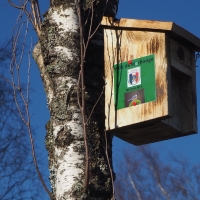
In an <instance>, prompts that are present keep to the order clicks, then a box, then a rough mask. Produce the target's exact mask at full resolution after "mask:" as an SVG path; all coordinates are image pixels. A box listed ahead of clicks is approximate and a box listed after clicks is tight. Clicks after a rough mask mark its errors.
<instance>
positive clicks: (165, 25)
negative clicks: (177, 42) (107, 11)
mask: <svg viewBox="0 0 200 200" xmlns="http://www.w3.org/2000/svg"><path fill="white" fill-rule="evenodd" d="M101 25H103V26H104V28H109V27H111V26H112V27H115V28H117V27H120V29H124V28H125V29H126V30H127V29H134V30H136V29H143V30H146V31H152V30H153V31H163V32H169V33H170V34H171V35H172V36H174V37H175V38H181V39H182V40H185V41H187V42H188V45H191V47H192V48H193V50H195V51H199V49H200V39H199V38H198V37H196V36H195V35H193V34H192V33H190V32H189V31H187V30H185V29H184V28H182V27H180V26H178V25H177V24H175V23H174V22H164V21H155V20H139V19H126V18H121V19H119V20H117V21H116V22H113V19H112V18H108V17H104V18H103V20H102V22H101Z"/></svg>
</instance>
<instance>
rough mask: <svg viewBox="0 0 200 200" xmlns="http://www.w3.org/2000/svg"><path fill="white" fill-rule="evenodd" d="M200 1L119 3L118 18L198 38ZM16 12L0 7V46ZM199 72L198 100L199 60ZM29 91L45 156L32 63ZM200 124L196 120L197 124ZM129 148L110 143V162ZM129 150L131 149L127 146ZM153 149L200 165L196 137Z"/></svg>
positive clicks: (41, 106)
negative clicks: (170, 26) (156, 23)
mask: <svg viewBox="0 0 200 200" xmlns="http://www.w3.org/2000/svg"><path fill="white" fill-rule="evenodd" d="M40 2H41V6H40V7H41V10H42V11H41V13H44V12H45V11H46V10H47V9H48V6H49V5H48V3H45V2H46V1H42V0H40ZM199 7H200V1H197V0H190V1H188V0H181V1H180V0H176V1H174V0H163V1H160V0H151V1H147V0H146V1H145V0H141V1H133V0H123V1H122V0H120V3H119V9H118V15H117V17H118V18H132V19H147V20H148V19H150V20H160V21H173V22H175V23H176V24H178V25H180V26H182V27H184V28H185V29H187V30H188V31H190V32H191V33H193V34H195V35H196V36H198V37H200V12H199V9H198V8H199ZM18 12H19V11H18V10H16V9H14V8H11V7H10V6H9V4H8V3H7V1H4V2H3V3H2V2H1V3H0V25H1V29H0V36H1V37H0V44H1V43H2V42H4V41H6V40H7V39H10V38H11V35H12V29H13V27H14V25H15V19H16V17H17V14H18ZM29 36H32V37H33V40H34V42H37V38H36V35H35V33H34V31H33V29H32V28H31V27H30V29H29ZM197 65H199V68H197V98H198V99H199V98H200V87H199V84H198V83H199V82H200V60H199V61H198V62H197ZM31 87H32V88H33V90H34V92H33V93H31V101H32V103H31V114H32V124H33V126H36V127H37V130H36V132H37V138H39V140H38V141H39V142H37V144H38V146H39V147H40V148H41V151H42V152H44V156H46V153H45V147H44V138H45V129H44V125H45V124H46V122H47V121H48V118H49V114H48V110H47V106H46V97H45V93H44V90H43V85H42V82H41V80H40V76H39V72H38V69H37V66H36V64H35V63H34V61H32V66H31ZM199 107H200V105H198V116H200V110H199ZM199 122H200V121H199V120H198V124H200V123H199ZM128 146H130V145H129V144H127V143H125V142H123V141H121V140H119V139H117V138H114V141H113V158H114V161H116V160H117V158H118V157H119V155H120V152H121V151H122V150H123V148H126V147H128ZM131 146H133V145H131ZM152 146H153V147H155V148H157V149H158V150H159V151H160V152H161V153H162V155H165V154H166V153H168V152H172V153H174V154H175V155H177V156H179V155H183V156H185V157H187V158H188V159H189V160H191V162H193V163H200V162H199V161H200V159H199V158H200V157H199V154H200V151H199V146H200V134H196V135H191V136H187V137H183V138H177V139H173V140H168V141H163V142H158V143H154V144H152ZM45 159H46V161H45V162H44V166H46V167H47V158H45Z"/></svg>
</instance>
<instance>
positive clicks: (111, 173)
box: [104, 130, 115, 199]
mask: <svg viewBox="0 0 200 200" xmlns="http://www.w3.org/2000/svg"><path fill="white" fill-rule="evenodd" d="M104 135H105V142H106V150H105V153H106V158H107V162H108V166H109V170H110V177H111V181H112V188H113V199H115V187H114V179H113V171H112V168H111V164H110V160H109V156H108V140H107V134H106V130H105V131H104Z"/></svg>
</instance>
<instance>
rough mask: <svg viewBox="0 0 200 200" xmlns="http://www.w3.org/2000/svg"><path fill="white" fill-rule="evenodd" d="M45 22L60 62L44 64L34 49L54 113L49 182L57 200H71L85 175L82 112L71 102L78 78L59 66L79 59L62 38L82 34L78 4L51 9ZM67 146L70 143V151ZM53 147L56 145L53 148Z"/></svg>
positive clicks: (49, 140) (49, 143) (52, 50)
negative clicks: (76, 5)
mask: <svg viewBox="0 0 200 200" xmlns="http://www.w3.org/2000/svg"><path fill="white" fill-rule="evenodd" d="M46 20H47V21H48V26H49V27H47V28H49V29H48V31H49V33H47V34H49V35H50V36H52V37H51V38H50V36H48V38H50V39H52V41H48V42H49V45H52V47H51V48H49V49H48V54H50V55H51V57H53V56H54V57H56V58H57V59H56V61H54V62H55V64H52V63H50V62H49V61H47V62H49V64H45V63H44V61H43V58H42V55H41V49H40V48H41V47H40V44H38V45H37V46H36V47H35V49H34V53H33V55H34V57H35V59H36V61H37V63H38V66H39V68H40V70H41V76H42V77H43V80H44V86H45V90H46V93H47V98H48V105H49V109H50V113H51V121H50V122H49V124H48V126H49V127H47V129H48V131H49V133H48V134H49V135H47V147H48V148H49V150H50V151H52V154H51V153H50V157H49V163H50V165H49V168H50V172H51V177H50V180H51V184H52V189H53V193H54V195H55V198H56V199H58V200H61V199H73V198H72V197H71V193H72V192H73V187H75V185H76V184H75V183H76V182H77V180H80V175H81V174H82V175H83V174H84V172H83V166H84V151H83V150H82V149H83V130H82V119H81V114H80V109H79V107H78V104H73V103H71V102H69V98H70V95H72V93H73V92H74V93H76V88H77V83H78V77H72V76H68V75H67V74H65V73H62V72H63V66H62V65H63V63H62V65H60V64H59V63H58V61H59V60H61V61H65V62H66V63H67V62H68V63H70V62H74V60H78V59H79V51H78V50H75V51H73V50H72V49H70V48H69V47H68V46H66V45H65V43H64V42H63V43H62V38H63V40H66V38H65V35H67V34H73V33H74V34H76V35H79V27H78V19H77V14H76V9H75V4H74V5H72V6H71V7H67V8H64V7H63V6H59V7H56V8H55V7H52V8H50V9H49V11H48V13H47V16H46ZM50 27H56V32H54V34H51V31H52V32H53V30H51V28H50ZM51 42H52V43H51ZM77 42H78V41H77ZM78 45H79V43H78ZM78 45H77V46H78ZM49 58H50V57H49ZM76 63H78V62H76ZM66 65H67V64H66ZM76 65H77V64H76ZM70 67H74V66H70ZM75 67H77V66H75ZM50 76H52V77H50ZM75 96H76V95H75ZM51 132H53V134H52V133H51ZM70 140H71V141H70ZM65 143H67V144H68V146H67V148H66V147H65ZM53 144H54V146H52V145H53ZM80 149H81V150H80ZM76 187H78V185H76Z"/></svg>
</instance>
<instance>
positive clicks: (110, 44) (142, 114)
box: [104, 29, 171, 130]
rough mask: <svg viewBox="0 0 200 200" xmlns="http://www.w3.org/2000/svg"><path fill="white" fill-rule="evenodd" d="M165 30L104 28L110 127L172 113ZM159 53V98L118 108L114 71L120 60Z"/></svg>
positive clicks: (107, 128)
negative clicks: (115, 102) (161, 31)
mask: <svg viewBox="0 0 200 200" xmlns="http://www.w3.org/2000/svg"><path fill="white" fill-rule="evenodd" d="M166 43H167V42H166V36H165V33H158V32H146V31H128V30H111V29H105V30H104V46H105V50H104V52H105V79H106V88H105V98H106V106H105V113H106V130H112V129H115V128H117V127H119V128H120V127H124V126H127V125H131V124H136V123H140V122H144V121H149V120H155V119H161V118H166V117H169V116H170V112H171V110H170V99H171V98H170V88H169V87H170V85H171V84H168V82H170V69H169V68H168V59H167V52H166V45H167V44H166ZM152 54H154V56H155V73H156V75H155V77H156V100H155V101H152V102H148V103H143V104H140V105H137V106H132V107H128V108H124V109H119V110H115V105H114V85H113V79H114V76H113V74H114V71H113V66H114V64H116V63H121V62H126V61H128V60H133V59H136V58H141V57H144V56H148V55H152Z"/></svg>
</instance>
